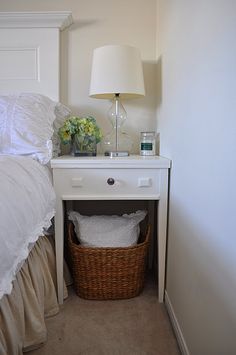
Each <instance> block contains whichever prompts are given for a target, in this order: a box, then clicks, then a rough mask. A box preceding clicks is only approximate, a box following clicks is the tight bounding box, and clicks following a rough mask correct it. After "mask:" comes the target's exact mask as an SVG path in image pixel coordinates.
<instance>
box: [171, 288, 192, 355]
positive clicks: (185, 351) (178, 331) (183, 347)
mask: <svg viewBox="0 0 236 355" xmlns="http://www.w3.org/2000/svg"><path fill="white" fill-rule="evenodd" d="M165 305H166V309H167V312H168V314H169V316H170V321H171V323H172V326H173V329H174V332H175V335H176V338H177V342H178V344H179V348H180V351H181V354H182V355H190V352H189V350H188V347H187V344H186V342H185V339H184V336H183V333H182V331H181V328H180V326H179V323H178V320H177V318H176V315H175V312H174V309H173V306H172V304H171V301H170V298H169V296H168V293H167V291H165Z"/></svg>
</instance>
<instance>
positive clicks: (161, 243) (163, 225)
mask: <svg viewBox="0 0 236 355" xmlns="http://www.w3.org/2000/svg"><path fill="white" fill-rule="evenodd" d="M160 187H161V188H160V192H161V193H160V200H159V203H158V218H157V220H158V235H157V238H158V243H157V245H158V298H159V302H163V300H164V292H165V276H166V234H167V202H168V170H167V169H162V170H161V172H160Z"/></svg>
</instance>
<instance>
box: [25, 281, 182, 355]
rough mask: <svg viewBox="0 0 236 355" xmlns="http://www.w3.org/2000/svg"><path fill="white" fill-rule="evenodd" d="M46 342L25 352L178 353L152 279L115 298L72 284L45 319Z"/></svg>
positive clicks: (95, 354) (79, 354)
mask: <svg viewBox="0 0 236 355" xmlns="http://www.w3.org/2000/svg"><path fill="white" fill-rule="evenodd" d="M46 324H47V328H48V341H47V343H46V344H44V346H43V347H41V348H40V349H37V350H34V351H31V352H29V353H28V354H29V355H53V354H56V355H62V354H63V355H179V354H180V352H179V350H178V346H177V343H176V340H175V337H174V335H173V331H172V328H171V325H170V322H169V319H168V316H167V313H166V310H165V306H164V305H163V304H160V303H158V299H157V289H156V285H155V282H154V281H153V280H152V279H151V278H149V279H148V281H147V282H146V285H145V289H144V291H143V293H142V294H141V295H140V296H138V297H135V298H132V299H127V300H119V301H89V300H83V299H81V298H79V297H78V296H76V295H75V293H74V291H73V289H71V290H70V292H69V298H68V299H67V300H66V301H65V303H64V305H63V306H62V307H61V310H60V313H59V314H58V315H57V316H55V317H53V318H50V319H47V320H46Z"/></svg>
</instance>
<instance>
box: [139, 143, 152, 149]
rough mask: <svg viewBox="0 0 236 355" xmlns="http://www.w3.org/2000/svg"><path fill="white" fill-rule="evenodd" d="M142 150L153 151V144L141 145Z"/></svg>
mask: <svg viewBox="0 0 236 355" xmlns="http://www.w3.org/2000/svg"><path fill="white" fill-rule="evenodd" d="M141 150H152V143H141Z"/></svg>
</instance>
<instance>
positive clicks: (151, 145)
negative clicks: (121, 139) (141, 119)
mask: <svg viewBox="0 0 236 355" xmlns="http://www.w3.org/2000/svg"><path fill="white" fill-rule="evenodd" d="M155 154H156V133H155V132H141V133H140V155H155Z"/></svg>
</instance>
